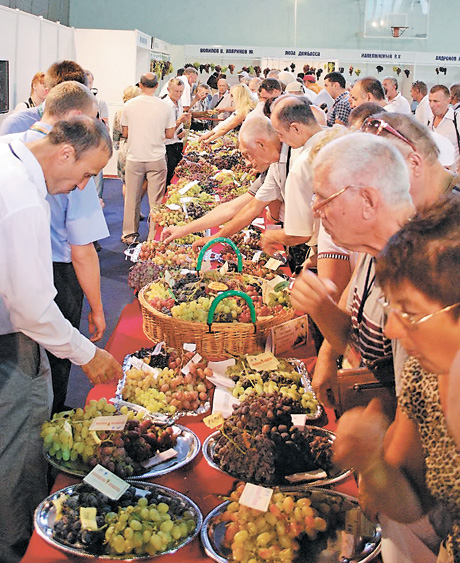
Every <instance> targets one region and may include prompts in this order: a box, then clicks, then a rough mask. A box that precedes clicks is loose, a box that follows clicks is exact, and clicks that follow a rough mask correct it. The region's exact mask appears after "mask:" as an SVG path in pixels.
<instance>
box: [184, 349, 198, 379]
mask: <svg viewBox="0 0 460 563" xmlns="http://www.w3.org/2000/svg"><path fill="white" fill-rule="evenodd" d="M201 359H202V358H201V356H200V354H195V355H194V356H193V358H192V359H191V360H190V361H189V362H188V363H186V364H185V366H184V367H183V368H182V369H181V372H182V373H183V374H184V375H187V373H188V372H189V371H190V364H197V363H198V362H199V361H200V360H201Z"/></svg>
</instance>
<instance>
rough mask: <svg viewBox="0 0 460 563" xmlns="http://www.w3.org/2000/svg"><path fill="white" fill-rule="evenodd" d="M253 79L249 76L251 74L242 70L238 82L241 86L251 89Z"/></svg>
mask: <svg viewBox="0 0 460 563" xmlns="http://www.w3.org/2000/svg"><path fill="white" fill-rule="evenodd" d="M250 79H251V77H250V76H249V73H247V72H246V71H245V70H242V71H241V72H239V73H238V81H239V83H240V84H246V86H247V87H248V88H249V80H250Z"/></svg>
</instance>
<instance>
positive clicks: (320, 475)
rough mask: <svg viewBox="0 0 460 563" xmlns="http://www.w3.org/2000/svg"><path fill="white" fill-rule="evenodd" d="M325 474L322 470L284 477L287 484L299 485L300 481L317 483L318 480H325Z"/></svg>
mask: <svg viewBox="0 0 460 563" xmlns="http://www.w3.org/2000/svg"><path fill="white" fill-rule="evenodd" d="M326 477H327V473H326V472H325V471H323V470H322V469H314V470H313V471H306V472H305V473H294V474H293V475H286V481H289V483H301V482H302V481H318V479H326Z"/></svg>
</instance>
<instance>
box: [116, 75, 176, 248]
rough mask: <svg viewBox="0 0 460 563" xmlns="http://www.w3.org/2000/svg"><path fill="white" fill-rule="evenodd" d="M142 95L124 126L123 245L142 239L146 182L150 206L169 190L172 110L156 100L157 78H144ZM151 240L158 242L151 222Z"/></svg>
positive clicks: (126, 115) (127, 108)
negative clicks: (169, 143) (142, 215)
mask: <svg viewBox="0 0 460 563" xmlns="http://www.w3.org/2000/svg"><path fill="white" fill-rule="evenodd" d="M139 88H140V89H141V92H142V94H141V95H140V96H137V97H136V98H133V99H132V100H129V101H128V102H126V104H125V107H124V111H123V115H122V117H121V125H122V128H123V136H124V137H125V138H126V139H127V146H128V150H127V153H126V198H125V209H124V215H123V233H122V237H121V241H122V242H124V243H125V244H131V243H133V242H136V241H137V240H138V237H139V220H140V205H141V199H142V185H143V183H144V180H145V179H147V182H148V187H147V192H148V196H149V205H150V207H151V208H152V206H154V205H155V204H158V203H160V202H161V199H162V197H163V195H164V192H165V189H166V176H167V170H168V168H167V164H166V148H165V138H166V139H172V138H173V137H174V133H175V131H176V123H175V119H174V113H173V112H172V111H171V108H170V106H168V104H167V103H166V102H165V101H164V100H161V99H160V98H158V97H156V96H155V91H156V89H157V88H158V78H157V76H156V75H155V74H153V73H151V72H147V73H145V74H143V75H142V76H141V79H140V81H139ZM148 238H149V240H152V239H154V238H155V224H154V223H153V221H151V222H150V228H149V235H148Z"/></svg>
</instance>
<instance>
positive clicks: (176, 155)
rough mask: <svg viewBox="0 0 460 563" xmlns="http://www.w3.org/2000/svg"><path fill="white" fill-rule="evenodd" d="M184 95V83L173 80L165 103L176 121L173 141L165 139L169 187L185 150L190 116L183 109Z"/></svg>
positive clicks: (170, 82) (169, 85)
mask: <svg viewBox="0 0 460 563" xmlns="http://www.w3.org/2000/svg"><path fill="white" fill-rule="evenodd" d="M183 93H184V83H183V82H182V80H179V78H173V79H172V80H170V81H169V82H168V95H167V96H166V98H164V101H165V102H166V103H167V104H168V106H169V107H170V108H171V110H172V112H173V114H174V119H175V126H174V127H175V130H174V136H173V137H172V138H171V139H165V146H166V162H167V165H168V174H167V176H166V185H167V186H169V184H170V183H171V180H172V178H173V176H174V170H175V169H176V166H177V165H178V164H179V162H180V160H181V158H182V150H183V148H184V142H183V140H182V139H183V138H184V135H185V131H184V127H183V125H184V123H186V122H187V121H189V119H190V115H189V114H188V113H184V111H183V109H182V102H181V98H182V94H183Z"/></svg>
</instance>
